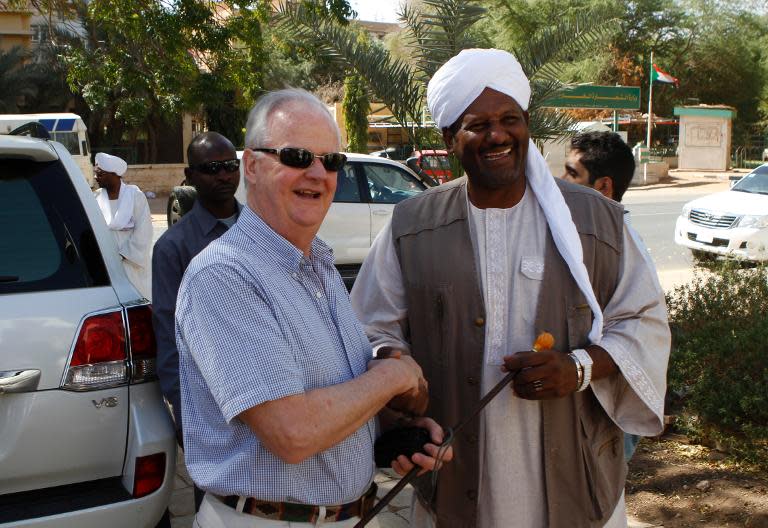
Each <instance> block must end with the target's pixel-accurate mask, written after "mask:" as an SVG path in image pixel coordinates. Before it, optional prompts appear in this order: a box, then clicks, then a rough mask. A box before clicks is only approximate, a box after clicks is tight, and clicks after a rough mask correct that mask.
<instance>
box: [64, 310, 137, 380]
mask: <svg viewBox="0 0 768 528" xmlns="http://www.w3.org/2000/svg"><path fill="white" fill-rule="evenodd" d="M127 359H128V357H127V355H126V352H125V327H124V325H123V313H122V310H118V311H114V312H109V313H103V314H98V315H92V316H90V317H88V318H86V319H85V320H84V321H83V323H82V324H81V325H80V332H79V333H78V336H77V341H75V348H74V350H73V352H72V359H71V360H70V362H69V368H68V369H67V371H66V373H65V375H64V383H63V384H62V387H63V388H65V389H71V390H92V389H100V388H104V387H112V386H115V385H120V384H122V383H125V382H126V381H127V379H128V361H127Z"/></svg>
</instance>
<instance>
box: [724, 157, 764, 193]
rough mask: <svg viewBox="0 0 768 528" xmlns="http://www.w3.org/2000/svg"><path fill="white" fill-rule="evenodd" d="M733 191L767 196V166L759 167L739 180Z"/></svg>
mask: <svg viewBox="0 0 768 528" xmlns="http://www.w3.org/2000/svg"><path fill="white" fill-rule="evenodd" d="M731 190H733V191H738V192H746V193H755V194H768V164H766V165H761V166H760V167H758V168H756V169H755V170H754V171H752V172H750V173H749V174H747V175H746V176H744V177H743V178H742V179H740V180H739V181H738V182H737V183H736V184H735V185H734V186H733V187H732V188H731Z"/></svg>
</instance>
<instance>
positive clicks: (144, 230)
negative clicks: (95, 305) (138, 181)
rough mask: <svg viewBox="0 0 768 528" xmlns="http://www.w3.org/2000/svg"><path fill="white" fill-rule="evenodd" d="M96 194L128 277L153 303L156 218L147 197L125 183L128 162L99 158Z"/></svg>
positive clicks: (97, 156)
mask: <svg viewBox="0 0 768 528" xmlns="http://www.w3.org/2000/svg"><path fill="white" fill-rule="evenodd" d="M95 161H96V168H95V171H94V172H95V176H96V183H98V185H99V189H96V192H95V193H94V194H95V195H96V202H97V203H98V204H99V209H101V213H102V214H103V215H104V220H106V222H107V226H108V227H109V229H110V231H112V235H113V236H114V237H115V243H116V244H117V251H118V252H119V253H120V257H122V260H123V268H124V269H125V274H126V275H128V278H129V279H130V281H131V282H132V283H133V285H134V286H135V287H136V289H137V290H139V293H141V294H142V295H143V296H144V297H146V298H147V299H149V300H151V299H152V279H151V267H150V251H151V249H152V216H151V214H150V212H149V203H148V202H147V198H146V196H144V193H143V192H141V190H140V189H139V188H138V187H137V186H135V185H127V184H126V183H125V182H123V175H124V174H125V171H126V170H128V164H127V163H126V162H125V160H123V159H121V158H118V157H117V156H112V155H110V154H106V153H104V152H99V153H98V154H96V160H95Z"/></svg>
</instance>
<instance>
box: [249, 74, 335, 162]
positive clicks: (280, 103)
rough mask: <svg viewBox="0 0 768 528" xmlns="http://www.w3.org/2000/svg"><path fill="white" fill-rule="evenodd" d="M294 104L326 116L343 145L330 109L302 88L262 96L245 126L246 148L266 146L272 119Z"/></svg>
mask: <svg viewBox="0 0 768 528" xmlns="http://www.w3.org/2000/svg"><path fill="white" fill-rule="evenodd" d="M292 103H299V104H303V105H304V106H307V107H309V108H310V109H311V111H316V112H318V113H319V114H321V115H323V116H326V117H327V118H328V121H329V122H331V123H333V126H334V129H335V130H336V135H337V139H338V141H339V144H341V133H340V132H339V127H338V125H337V124H336V121H335V120H334V119H333V116H331V113H330V112H329V111H328V108H327V107H326V106H325V104H323V102H322V101H321V100H320V99H318V98H317V97H315V96H314V95H313V94H311V93H309V92H308V91H306V90H302V89H301V88H285V89H282V90H275V91H272V92H267V93H266V94H264V95H262V96H261V97H260V98H259V100H258V101H256V104H255V105H253V108H251V111H250V113H249V114H248V123H247V124H246V125H245V146H246V147H248V148H253V147H261V146H264V145H265V143H266V142H268V141H269V139H270V138H269V126H270V118H271V117H272V115H273V114H274V113H275V112H277V111H278V110H280V109H282V108H283V107H285V106H288V105H290V104H292Z"/></svg>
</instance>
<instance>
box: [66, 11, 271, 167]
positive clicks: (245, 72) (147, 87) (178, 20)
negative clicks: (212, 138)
mask: <svg viewBox="0 0 768 528" xmlns="http://www.w3.org/2000/svg"><path fill="white" fill-rule="evenodd" d="M267 16H268V7H267V6H266V4H264V3H262V2H243V1H240V2H230V1H222V2H217V3H215V4H212V3H210V2H207V1H205V0H175V1H167V2H156V1H149V0H93V1H91V2H89V3H88V5H87V9H85V10H84V19H85V21H86V26H87V28H88V40H87V41H86V42H82V43H80V44H79V45H74V46H71V47H70V48H69V49H68V50H67V52H66V53H65V58H66V60H67V66H68V78H69V81H70V84H71V86H72V87H73V89H75V90H78V91H80V92H81V93H82V94H83V97H84V99H85V100H86V102H87V103H88V105H89V106H90V107H91V109H93V110H94V111H96V113H98V114H100V115H102V116H104V119H102V122H101V123H100V124H99V125H100V127H102V128H103V127H105V126H114V125H115V124H116V123H118V122H119V123H122V124H124V125H125V128H127V129H131V130H133V131H134V133H133V138H134V139H135V137H136V133H137V132H139V133H144V134H146V137H147V140H148V141H147V143H148V145H149V152H148V156H147V157H148V160H149V161H156V160H157V158H158V151H157V149H158V141H159V139H160V137H161V136H163V135H164V134H167V128H168V127H169V126H171V125H172V124H173V123H174V122H178V120H179V116H180V115H181V113H182V112H184V111H192V112H196V111H198V110H199V109H200V108H201V107H202V108H203V109H204V114H205V115H207V116H208V118H209V119H210V120H211V121H212V122H214V123H215V124H216V125H219V126H222V125H223V126H224V130H222V132H224V133H225V134H229V135H232V134H235V136H236V137H235V138H234V139H235V140H236V141H237V139H238V138H237V134H238V133H239V131H240V129H241V128H242V127H241V126H226V124H227V123H231V122H234V121H236V120H237V119H238V118H240V117H242V110H243V109H244V108H247V107H248V106H249V104H250V103H251V101H252V100H253V99H254V98H255V97H256V96H257V95H258V94H259V93H260V92H261V90H262V83H261V75H262V72H263V65H264V62H265V58H266V54H265V53H264V51H263V44H262V35H261V25H262V23H263V21H264V20H266V18H267ZM206 105H207V106H206ZM238 111H239V112H238ZM217 116H220V118H219V117H217ZM118 128H119V127H118Z"/></svg>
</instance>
